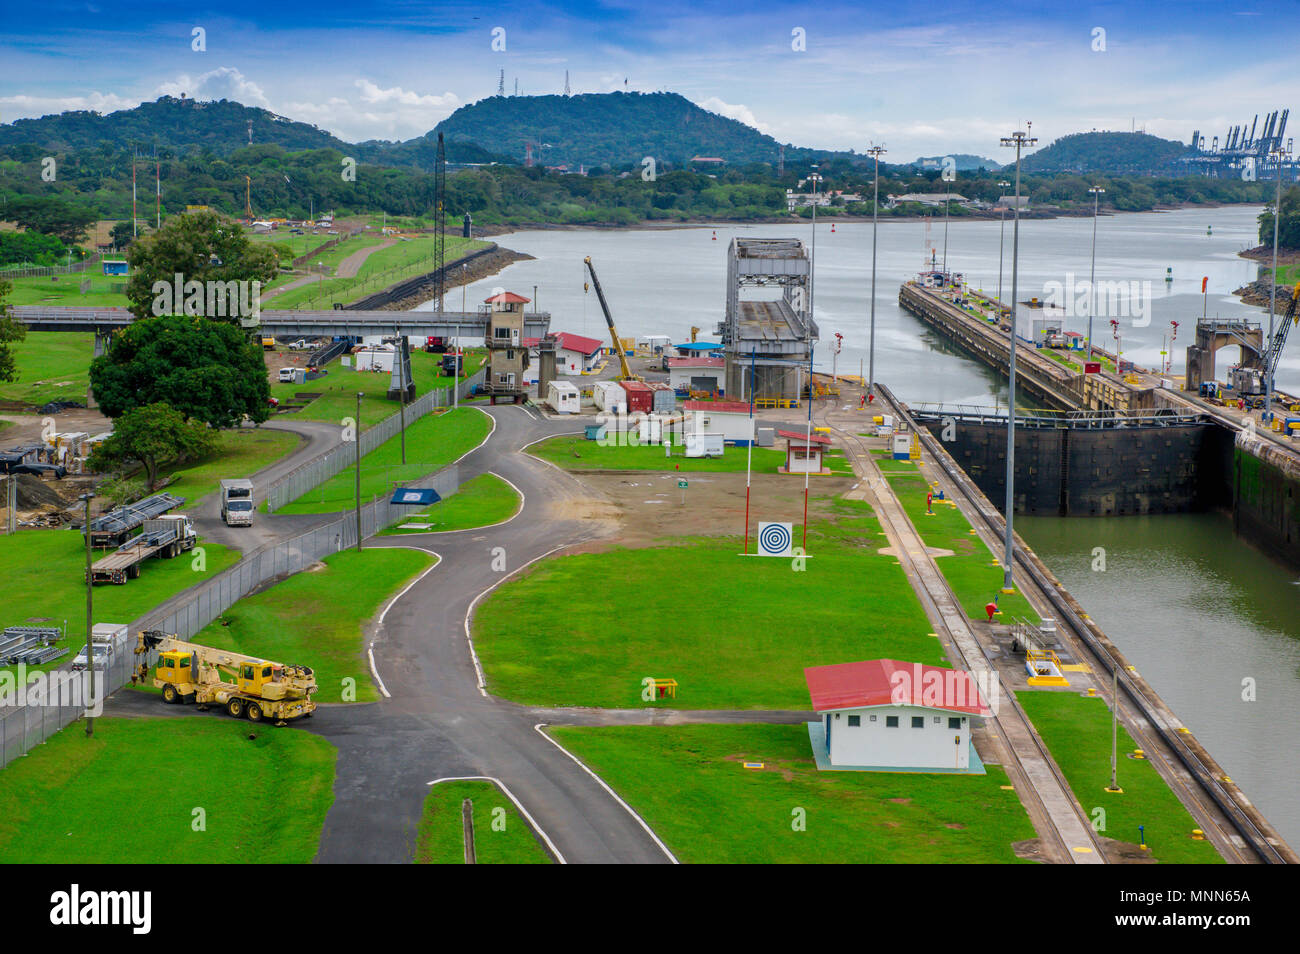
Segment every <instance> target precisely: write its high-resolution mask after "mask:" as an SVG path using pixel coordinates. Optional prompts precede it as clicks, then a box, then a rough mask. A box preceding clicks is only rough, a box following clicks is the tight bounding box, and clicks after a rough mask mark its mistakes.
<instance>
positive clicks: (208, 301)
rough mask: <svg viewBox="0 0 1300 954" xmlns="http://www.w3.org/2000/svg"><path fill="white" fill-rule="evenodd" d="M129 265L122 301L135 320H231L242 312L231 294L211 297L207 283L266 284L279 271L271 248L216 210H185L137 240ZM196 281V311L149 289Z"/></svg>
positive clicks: (226, 290) (223, 292)
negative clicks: (199, 288) (174, 316)
mask: <svg viewBox="0 0 1300 954" xmlns="http://www.w3.org/2000/svg"><path fill="white" fill-rule="evenodd" d="M127 257H128V260H129V261H130V263H131V278H130V280H129V281H128V282H127V283H126V297H127V298H128V299H129V300H130V302H131V305H130V308H131V312H132V313H133V314H134V315H136V317H138V318H149V317H155V316H158V315H162V314H179V313H181V312H182V311H183V312H185V313H186V314H201V315H204V316H205V317H208V318H223V319H225V320H234V319H233V317H232V316H235V315H239V314H242V313H243V311H242V309H241V308H240V302H239V301H232V300H231V293H232V291H233V293H234V295H235V297H236V298H238V297H239V289H232V288H230V287H223V288H221V289H217V290H216V294H215V295H214V296H210V295H208V294H207V293H206V292H207V291H208V290H211V289H213V288H214V286H208V285H207V283H208V282H221V283H222V284H223V286H224V284H225V283H227V282H250V283H251V282H254V281H259V282H269V281H270V280H271V279H272V278H274V277H275V275H276V273H277V271H278V270H279V264H278V256H277V255H276V253H275V250H274V249H272V248H268V247H267V246H266V245H262V244H258V243H255V242H252V241H250V240H249V238H248V236H247V234H245V232H244V230H243V229H242V228H241V227H240V226H239V225H238V224H236V223H234V222H231V221H229V220H227V219H224V218H222V217H221V216H220V215H218V214H217V213H216V212H212V211H201V212H187V213H185V214H183V215H178V216H174V217H173V218H171V219H168V220H167V222H166V224H165V225H163V227H162V228H161V229H159V230H158V231H156V232H154V233H152V234H151V235H146V236H143V237H140V238H137V239H136V240H135V241H134V242H132V243H131V247H130V249H129V250H128V253H127ZM177 275H180V276H181V278H180V281H181V282H191V281H197V282H201V283H204V285H205V286H206V287H205V289H204V294H203V295H201V296H200V297H201V298H202V303H201V308H200V309H199V310H198V311H197V312H196V311H195V310H194V309H192V308H190V307H189V305H188V304H187V305H186V306H185V307H182V306H181V303H180V302H178V301H176V300H175V299H176V298H178V297H180V296H179V295H172V294H170V293H169V294H168V295H167V296H165V299H163V298H160V296H159V295H158V294H157V293H156V292H155V291H154V285H155V283H157V282H163V283H164V284H165V285H167V286H168V287H169V288H170V287H171V286H172V285H173V284H174V283H175V282H176V281H177V279H176V276H177ZM250 295H251V291H250V290H248V289H245V290H244V292H243V296H242V297H243V301H244V302H249V301H251V298H250Z"/></svg>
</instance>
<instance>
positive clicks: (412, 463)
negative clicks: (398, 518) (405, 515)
mask: <svg viewBox="0 0 1300 954" xmlns="http://www.w3.org/2000/svg"><path fill="white" fill-rule="evenodd" d="M491 426H492V422H491V418H489V417H488V415H486V414H484V413H483V412H482V411H480V410H478V409H477V408H472V407H462V408H458V409H456V410H454V411H444V412H442V413H436V414H428V415H425V416H424V417H422V418H420V419H419V420H417V421H414V422H410V423H408V424H407V426H406V461H407V462H406V463H405V464H403V463H402V451H401V436H400V435H398V436H396V437H392V438H390V439H389V440H387V441H385V442H384V443H383V444H380V445H379V446H378V447H377V448H375V449H374V450H373V451H371V452H370V453H369V454H367V455H366V456H365V457H363V458H361V500H362V502H363V503H366V502H369V501H370V500H373V499H374V498H376V497H379V496H382V495H384V494H387V493H389V492H390V491H391V490H392V489H393V488H394V487H395V486H398V485H400V484H402V483H403V482H405V481H409V480H415V479H416V478H419V477H423V476H426V475H427V474H431V473H433V472H434V471H436V470H438V469H439V468H441V467H445V466H446V465H447V464H450V463H451V462H452V461H454V460H456V459H457V458H458V457H460V456H461V455H463V454H465V453H466V452H467V451H470V450H472V449H473V448H474V447H475V446H477V445H478V444H479V443H480V442H482V440H483V438H485V437H486V436H487V434H488V431H489V430H490V429H491ZM355 500H356V485H355V477H354V475H353V472H352V471H351V470H345V471H343V472H342V473H340V474H337V475H336V476H334V477H332V478H330V479H329V480H327V481H325V482H324V483H323V484H321V485H320V486H318V487H316V488H314V489H312V490H310V491H308V492H307V493H306V494H304V495H303V496H301V497H299V498H298V499H297V500H295V501H293V502H291V503H289V504H287V505H286V506H284V507H281V508H280V509H279V510H278V511H276V512H277V513H282V514H290V513H338V512H340V511H343V510H347V509H349V508H351V507H352V506H354V503H355Z"/></svg>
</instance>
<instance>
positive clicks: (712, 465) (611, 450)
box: [529, 423, 853, 486]
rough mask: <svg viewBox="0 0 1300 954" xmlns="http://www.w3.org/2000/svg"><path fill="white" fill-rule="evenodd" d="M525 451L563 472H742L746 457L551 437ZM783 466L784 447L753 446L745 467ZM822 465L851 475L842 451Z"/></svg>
mask: <svg viewBox="0 0 1300 954" xmlns="http://www.w3.org/2000/svg"><path fill="white" fill-rule="evenodd" d="M575 426H577V424H576V423H575ZM529 452H530V453H532V454H535V455H536V456H538V457H540V458H542V459H543V460H548V461H550V462H551V463H553V464H555V465H557V466H559V467H563V468H565V469H566V470H674V471H675V470H680V471H683V472H685V473H736V472H738V471H739V472H742V473H743V472H744V470H745V467H746V459H747V457H748V450H747V449H746V448H744V447H728V448H727V449H726V452H725V453H724V454H723V455H722V456H721V457H687V456H686V454H685V449H684V448H682V447H679V446H676V445H674V446H673V448H672V456H665V454H664V449H663V447H662V446H658V445H649V444H647V445H644V446H643V445H640V444H633V445H630V446H601V445H600V444H598V443H597V442H596V441H589V440H587V439H586V438H584V437H583V436H582V435H566V436H561V437H552V438H551V439H550V440H546V441H542V442H541V443H540V444H534V445H533V446H532V447H531V448H529ZM784 465H785V450H784V448H783V449H781V450H777V449H775V448H771V447H755V448H754V449H753V460H752V462H751V463H750V464H749V466H750V467H751V468H752V469H753V472H754V473H756V474H775V473H776V472H777V468H778V467H781V466H784ZM826 466H827V467H829V468H830V470H831V472H832V473H835V474H841V475H845V476H851V475H852V473H853V469H852V468H851V467H850V466H849V463H848V461H847V460H846V459H845V457H844V454H843V452H842V451H832V452H831V453H830V455H828V456H827V458H826ZM814 486H815V484H814Z"/></svg>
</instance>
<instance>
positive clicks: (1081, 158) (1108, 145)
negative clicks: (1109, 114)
mask: <svg viewBox="0 0 1300 954" xmlns="http://www.w3.org/2000/svg"><path fill="white" fill-rule="evenodd" d="M1186 154H1187V146H1186V145H1184V144H1183V143H1181V142H1175V141H1174V140H1172V139H1161V138H1160V137H1159V136H1148V135H1147V134H1146V133H1126V132H1087V133H1074V134H1073V135H1070V136H1062V137H1061V138H1060V139H1058V140H1056V141H1055V142H1054V143H1052V144H1051V145H1050V146H1047V147H1046V148H1044V149H1040V150H1038V152H1035V153H1032V154H1030V155H1028V156H1025V157H1024V158H1023V159H1021V160H1020V168H1021V171H1022V172H1032V173H1035V174H1043V173H1055V172H1101V173H1106V174H1108V175H1154V174H1162V173H1163V174H1168V173H1171V172H1175V171H1178V170H1177V169H1176V168H1175V163H1176V162H1177V160H1178V158H1179V157H1180V156H1183V155H1186Z"/></svg>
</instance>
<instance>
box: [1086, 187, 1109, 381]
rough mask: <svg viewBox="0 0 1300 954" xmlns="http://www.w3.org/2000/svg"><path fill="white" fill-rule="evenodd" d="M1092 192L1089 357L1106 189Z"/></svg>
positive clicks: (1095, 307) (1093, 188)
mask: <svg viewBox="0 0 1300 954" xmlns="http://www.w3.org/2000/svg"><path fill="white" fill-rule="evenodd" d="M1088 191H1089V192H1090V193H1092V266H1091V267H1090V268H1089V270H1088V357H1089V358H1091V357H1092V316H1093V315H1094V314H1096V312H1097V208H1098V206H1099V204H1100V202H1101V197H1102V196H1103V195H1105V193H1106V190H1105V189H1103V188H1102V187H1101V186H1092V187H1090V188H1089V189H1088Z"/></svg>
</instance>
